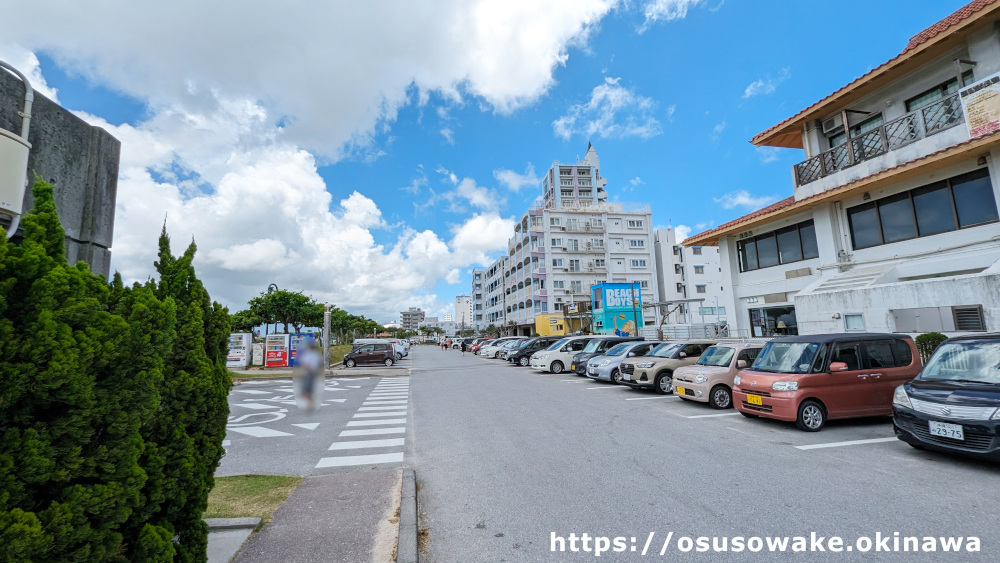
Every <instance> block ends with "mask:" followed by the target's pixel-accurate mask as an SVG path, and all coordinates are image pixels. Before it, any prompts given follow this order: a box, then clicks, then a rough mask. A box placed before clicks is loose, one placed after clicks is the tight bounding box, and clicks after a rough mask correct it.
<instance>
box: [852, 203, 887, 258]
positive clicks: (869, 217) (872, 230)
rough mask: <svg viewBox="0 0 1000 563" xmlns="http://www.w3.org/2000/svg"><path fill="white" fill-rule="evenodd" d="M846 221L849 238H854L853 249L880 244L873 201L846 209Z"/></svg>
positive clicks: (880, 239)
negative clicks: (849, 228) (848, 227)
mask: <svg viewBox="0 0 1000 563" xmlns="http://www.w3.org/2000/svg"><path fill="white" fill-rule="evenodd" d="M847 221H848V223H850V227H851V238H852V239H853V240H854V248H855V249H858V248H868V247H869V246H878V245H880V244H882V234H881V232H880V229H879V226H878V211H877V210H876V209H875V202H871V203H866V204H864V205H859V206H857V207H852V208H851V209H848V210H847Z"/></svg>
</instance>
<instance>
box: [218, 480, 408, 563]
mask: <svg viewBox="0 0 1000 563" xmlns="http://www.w3.org/2000/svg"><path fill="white" fill-rule="evenodd" d="M401 479H402V471H401V470H391V471H379V470H370V471H359V470H355V471H351V472H345V473H336V474H333V475H322V476H317V477H308V478H306V479H305V480H304V481H303V482H302V484H301V485H299V487H298V488H297V489H295V491H293V492H292V494H291V495H290V496H289V497H288V500H287V501H285V504H283V505H282V506H281V508H279V509H278V510H277V511H276V512H275V513H274V520H273V521H271V522H270V523H268V524H266V525H265V526H264V527H263V528H262V529H261V530H260V531H258V532H257V533H256V534H254V535H252V536H251V537H250V539H249V540H248V541H247V542H246V544H245V545H244V546H243V549H242V550H241V551H240V552H239V554H237V556H236V557H235V558H234V559H233V561H234V562H236V563H272V562H274V561H280V562H282V563H311V562H327V561H379V562H382V561H384V562H391V561H394V555H395V552H396V539H397V535H398V534H399V502H400V486H401Z"/></svg>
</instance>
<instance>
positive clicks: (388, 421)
mask: <svg viewBox="0 0 1000 563" xmlns="http://www.w3.org/2000/svg"><path fill="white" fill-rule="evenodd" d="M392 424H406V419H405V418H390V419H386V420H352V421H350V422H348V423H347V425H348V426H390V425H392Z"/></svg>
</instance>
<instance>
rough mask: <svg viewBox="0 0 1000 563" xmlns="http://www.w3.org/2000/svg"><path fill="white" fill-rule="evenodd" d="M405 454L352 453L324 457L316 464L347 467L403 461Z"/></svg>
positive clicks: (319, 465)
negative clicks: (349, 454)
mask: <svg viewBox="0 0 1000 563" xmlns="http://www.w3.org/2000/svg"><path fill="white" fill-rule="evenodd" d="M402 462H403V454H402V453H395V454H375V455H351V456H342V457H324V458H323V459H321V460H319V463H317V464H316V468H317V469H319V468H321V467H345V466H349V465H373V464H376V463H402Z"/></svg>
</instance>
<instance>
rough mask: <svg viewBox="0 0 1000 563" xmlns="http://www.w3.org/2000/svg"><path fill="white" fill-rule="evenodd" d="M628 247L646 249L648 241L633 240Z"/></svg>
mask: <svg viewBox="0 0 1000 563" xmlns="http://www.w3.org/2000/svg"><path fill="white" fill-rule="evenodd" d="M628 246H629V248H645V247H646V241H644V240H635V239H633V240H630V241H628Z"/></svg>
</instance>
